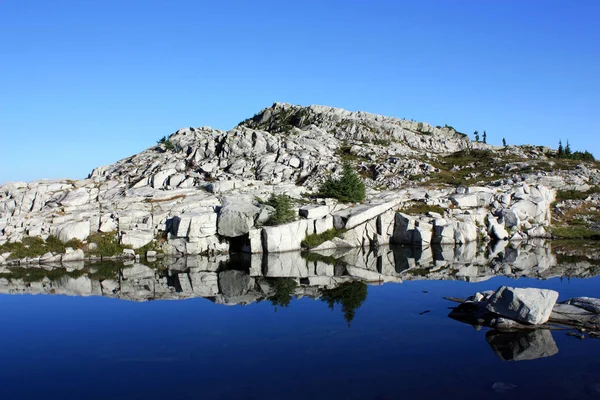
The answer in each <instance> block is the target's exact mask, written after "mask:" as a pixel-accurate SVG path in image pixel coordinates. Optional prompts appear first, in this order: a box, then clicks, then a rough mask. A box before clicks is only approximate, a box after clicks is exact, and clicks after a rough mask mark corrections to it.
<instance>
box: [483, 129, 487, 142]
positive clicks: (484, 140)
mask: <svg viewBox="0 0 600 400" xmlns="http://www.w3.org/2000/svg"><path fill="white" fill-rule="evenodd" d="M483 143H487V133H485V131H483Z"/></svg>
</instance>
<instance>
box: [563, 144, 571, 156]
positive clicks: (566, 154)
mask: <svg viewBox="0 0 600 400" xmlns="http://www.w3.org/2000/svg"><path fill="white" fill-rule="evenodd" d="M571 153H572V152H571V145H570V144H569V141H568V140H567V145H566V146H565V156H567V157H568V156H570V155H571Z"/></svg>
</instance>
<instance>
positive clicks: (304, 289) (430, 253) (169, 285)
mask: <svg viewBox="0 0 600 400" xmlns="http://www.w3.org/2000/svg"><path fill="white" fill-rule="evenodd" d="M598 271H600V269H599V268H598V265H597V263H596V262H594V261H593V260H589V259H587V258H583V259H582V258H581V257H579V258H569V257H565V256H564V255H559V256H557V255H556V254H555V253H553V252H552V251H551V249H550V247H549V246H543V245H537V246H536V245H531V244H523V245H519V246H511V247H508V246H507V245H506V244H502V243H501V244H496V245H494V246H492V247H487V248H481V247H478V246H477V244H474V243H473V244H469V245H466V246H459V247H442V246H437V247H431V248H429V247H428V248H423V249H421V248H406V247H381V248H379V249H377V250H376V251H372V250H371V251H364V250H362V249H350V250H346V251H340V250H336V251H329V252H320V253H310V254H301V253H298V252H290V253H278V254H263V255H261V254H258V255H242V254H240V255H233V256H216V257H200V256H197V257H187V258H179V259H164V260H160V261H157V262H153V263H148V262H145V263H140V262H129V263H125V264H124V263H119V262H102V263H93V264H85V265H84V264H83V263H74V264H73V263H71V264H65V265H44V266H43V267H37V268H10V269H8V268H4V269H1V270H0V293H31V294H66V295H77V296H92V295H93V296H108V297H115V298H120V299H126V300H135V301H145V300H156V299H183V298H190V297H203V298H207V299H209V300H211V301H213V302H215V303H218V304H227V305H235V304H250V303H253V302H256V301H262V300H267V301H270V302H271V303H272V304H273V305H274V306H275V307H287V306H288V305H289V304H290V301H291V300H292V298H294V297H296V298H301V297H308V298H313V299H320V300H322V301H324V302H326V303H327V304H328V305H329V306H330V307H332V308H333V307H334V306H335V305H339V306H340V307H341V310H342V312H343V314H344V317H345V319H346V321H347V322H348V323H350V322H351V321H352V319H353V317H354V315H355V313H356V310H357V309H358V308H359V307H360V306H361V304H362V303H363V302H364V301H365V299H366V296H367V290H366V284H374V283H376V284H381V283H385V282H396V283H400V282H402V281H404V280H417V279H418V280H423V279H427V280H463V281H469V282H480V281H484V280H486V279H489V278H491V277H495V276H509V277H514V278H516V277H523V276H527V277H533V278H543V279H546V278H551V277H574V276H577V277H590V276H595V275H597V274H598Z"/></svg>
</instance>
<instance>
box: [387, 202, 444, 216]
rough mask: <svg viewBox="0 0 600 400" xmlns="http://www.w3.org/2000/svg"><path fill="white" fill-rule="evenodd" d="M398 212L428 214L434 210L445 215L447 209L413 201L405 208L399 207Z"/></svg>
mask: <svg viewBox="0 0 600 400" xmlns="http://www.w3.org/2000/svg"><path fill="white" fill-rule="evenodd" d="M398 212H401V213H404V214H409V215H420V214H427V213H428V212H434V213H438V214H441V215H444V213H445V212H446V209H445V208H443V207H440V206H433V205H429V204H425V203H412V204H410V205H408V206H406V207H404V208H401V209H398Z"/></svg>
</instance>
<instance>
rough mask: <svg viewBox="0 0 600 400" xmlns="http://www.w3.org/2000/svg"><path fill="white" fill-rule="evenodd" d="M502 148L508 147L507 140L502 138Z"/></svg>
mask: <svg viewBox="0 0 600 400" xmlns="http://www.w3.org/2000/svg"><path fill="white" fill-rule="evenodd" d="M502 146H504V147H506V139H505V138H502Z"/></svg>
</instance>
